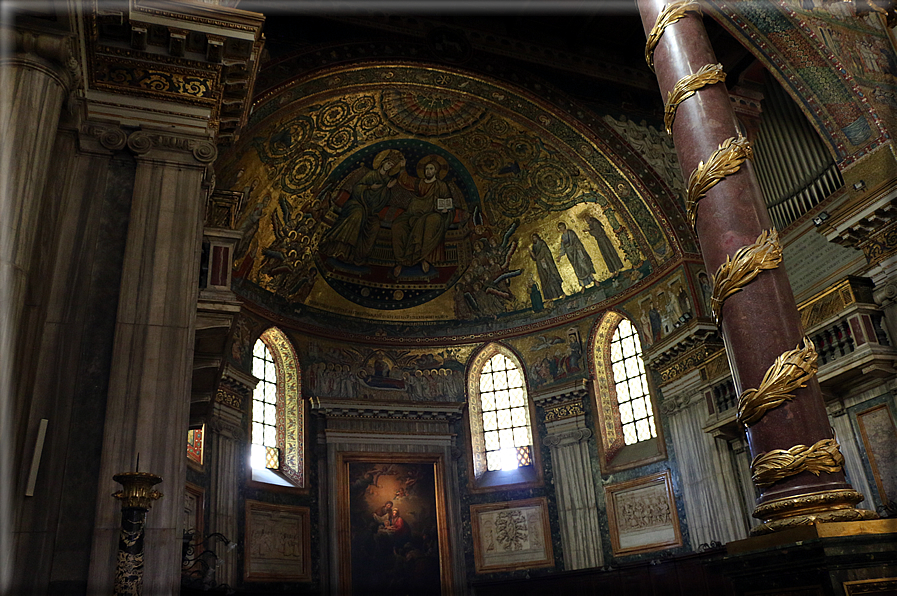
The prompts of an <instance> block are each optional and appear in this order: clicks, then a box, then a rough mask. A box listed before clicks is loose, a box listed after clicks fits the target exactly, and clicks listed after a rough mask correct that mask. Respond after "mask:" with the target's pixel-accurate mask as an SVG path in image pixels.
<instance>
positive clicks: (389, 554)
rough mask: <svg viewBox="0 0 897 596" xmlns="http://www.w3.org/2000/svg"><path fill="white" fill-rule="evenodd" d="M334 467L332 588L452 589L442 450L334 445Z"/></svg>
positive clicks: (355, 590) (351, 591)
mask: <svg viewBox="0 0 897 596" xmlns="http://www.w3.org/2000/svg"><path fill="white" fill-rule="evenodd" d="M337 474H338V477H337V482H338V484H337V486H338V487H339V493H338V503H337V543H338V544H337V547H338V552H339V563H338V565H339V582H340V585H339V587H338V590H337V591H338V592H339V593H340V594H369V593H400V592H401V593H405V592H408V593H419V594H436V593H442V594H444V595H445V596H450V595H451V594H453V593H454V592H453V585H452V572H451V541H450V539H449V531H448V523H447V519H446V504H445V464H444V461H443V458H442V455H440V454H436V453H341V454H339V455H338V458H337ZM434 532H435V536H434V535H433V533H434ZM397 553H398V555H400V556H396V555H397ZM399 561H401V564H400V563H399Z"/></svg>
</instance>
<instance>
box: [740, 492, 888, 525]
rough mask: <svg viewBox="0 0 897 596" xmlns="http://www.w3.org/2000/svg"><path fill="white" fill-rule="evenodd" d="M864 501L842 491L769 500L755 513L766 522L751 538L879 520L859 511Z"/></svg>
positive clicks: (869, 512)
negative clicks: (808, 527)
mask: <svg viewBox="0 0 897 596" xmlns="http://www.w3.org/2000/svg"><path fill="white" fill-rule="evenodd" d="M863 499H864V497H863V495H862V494H860V493H858V492H857V491H855V490H847V489H841V490H832V491H826V492H821V493H808V494H804V495H797V496H794V497H788V498H786V499H777V500H775V501H769V502H768V503H763V504H762V505H758V506H757V508H756V509H755V510H754V513H753V516H754V517H756V518H757V519H760V520H763V523H762V524H760V525H759V526H757V527H755V528H753V529H752V530H751V536H762V535H763V534H769V533H771V532H779V531H781V530H788V529H791V528H796V527H799V526H812V525H814V524H821V523H830V522H848V521H860V520H867V519H878V514H877V513H875V512H874V511H867V510H865V509H857V508H856V504H857V503H859V502H860V501H862V500H863Z"/></svg>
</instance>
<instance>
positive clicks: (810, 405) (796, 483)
mask: <svg viewBox="0 0 897 596" xmlns="http://www.w3.org/2000/svg"><path fill="white" fill-rule="evenodd" d="M672 4H678V5H682V4H685V3H684V2H682V3H672V2H667V1H666V0H639V3H638V5H639V10H640V12H641V16H642V23H643V26H644V29H645V32H646V34H650V33H651V32H652V30H653V29H654V26H655V23H656V22H657V20H658V15H660V14H661V12H662V10H663V9H664V7H665V6H667V5H672ZM692 5H693V6H694V7H695V8H696V7H697V6H698V5H699V3H697V2H695V3H692ZM770 10H776V8H775V7H773V6H771V7H770ZM715 64H717V60H716V57H715V56H714V53H713V49H712V48H711V46H710V42H709V39H708V37H707V32H706V31H705V29H704V25H703V22H702V21H701V16H700V15H699V14H697V13H696V12H695V11H694V10H692V11H691V12H685V14H684V16H683V17H682V18H681V19H680V20H677V21H675V22H672V23H671V24H669V25H668V26H667V27H666V28H665V29H663V30H662V34H661V36H660V38H659V42H658V43H657V45H656V50H655V52H654V65H655V68H656V73H657V80H658V83H659V86H660V91H661V94H662V97H663V98H665V100H667V98H668V97H669V95H668V94H669V93H670V92H671V91H675V90H676V86H677V84H679V85H680V87H682V86H683V85H684V83H685V82H686V81H687V80H688V77H690V75H695V74H697V73H699V70H700V69H702V68H703V67H705V66H710V65H715ZM692 88H693V89H694V88H697V91H695V93H694V94H693V95H692V96H690V97H686V98H685V99H684V100H683V101H682V102H681V103H680V104H679V105H678V110H676V111H675V117H674V119H673V121H672V127H671V129H672V134H673V140H674V143H675V146H676V150H677V152H678V154H679V161H680V164H681V166H682V170H683V174H684V177H685V179H686V180H688V179H689V177H690V176H691V175H692V172H694V171H696V170H698V168H699V163H700V162H704V163H705V164H709V163H710V162H711V161H712V159H711V158H712V156H713V155H714V153H715V152H717V150H718V148H720V147H722V146H723V144H724V143H725V142H727V140H729V139H731V140H733V141H734V140H735V139H737V138H738V137H739V132H738V128H737V126H736V118H735V115H734V112H733V110H732V106H731V104H730V101H729V94H728V92H727V90H726V87H725V85H724V84H723V83H721V82H712V81H711V82H709V83H706V84H704V85H703V86H700V85H697V86H695V87H692ZM732 161H735V160H732ZM706 169H709V168H706ZM715 169H716V170H717V173H719V172H724V171H725V169H724V168H715ZM720 178H721V179H720V180H719V182H718V183H717V184H716V185H715V186H712V187H709V190H706V192H705V194H704V195H703V198H700V195H697V196H693V197H692V198H693V199H695V200H697V203H696V207H695V208H694V210H695V212H696V224H695V225H696V231H697V234H698V238H699V240H700V243H701V249H702V252H703V256H704V263H705V265H706V267H707V270H708V272H711V273H714V272H715V273H716V277H717V279H716V280H715V282H714V286H715V290H717V291H719V290H721V289H722V288H724V287H725V286H724V284H722V283H721V280H722V279H724V278H725V277H726V275H724V270H721V266H722V265H723V264H724V263H725V262H726V260H727V258H730V257H731V258H733V259H737V257H738V255H736V253H737V251H739V250H740V249H743V248H746V247H749V246H751V245H760V244H764V243H762V242H760V239H761V235H762V234H764V233H770V234H771V235H774V234H775V230H774V228H773V226H772V223H771V222H770V218H769V214H768V213H767V211H766V206H765V204H764V203H763V199H762V195H761V192H760V188H759V185H758V183H757V180H756V178H755V176H754V173H753V170H752V166H751V161H750V159H746V160H744V161H743V163H742V164H741V165H740V167H738V168H737V170H736V171H734V172H732V171H725V175H723V176H721V177H720ZM705 188H706V187H705ZM773 238H774V236H773ZM765 245H766V246H767V247H769V246H773V247H774V248H777V249H778V251H779V252H780V251H781V248H780V247H778V245H777V242H776V243H773V242H772V241H769V242H767V243H765ZM774 252H775V251H774V250H773V249H770V253H774ZM742 254H743V253H742ZM753 254H754V255H758V254H760V250H759V249H757V250H755V251H754V253H753ZM742 260H743V261H746V262H747V264H746V266H744V267H738V268H737V269H741V271H743V272H750V271H753V272H758V273H756V274H755V276H754V277H753V278H751V277H750V276H749V275H746V276H745V277H742V278H741V283H737V284H735V287H739V288H741V289H740V291H737V292H735V293H733V294H729V295H728V297H727V296H725V295H724V292H719V293H718V295H719V296H720V297H721V299H722V302H721V306H720V308H719V311H718V312H719V313H721V314H720V316H721V330H722V333H723V338H724V340H725V343H726V352H727V354H728V357H729V362H730V366H731V367H732V371H733V377H734V380H735V384H736V387H737V388H738V390H739V392H743V391H744V390H746V389H749V388H758V387H759V386H760V385H761V382H762V380H763V378H764V375H766V373H767V371H768V370H769V369H770V368H771V367H772V365H773V363H774V361H775V359H776V358H777V357H779V356H780V355H782V354H784V353H785V352H788V351H791V350H795V348H797V347H798V345H799V344H800V343H801V341H802V339H803V330H802V329H801V325H800V317H799V315H798V312H797V307H796V304H795V301H794V295H793V293H792V291H791V287H790V284H789V281H788V277H787V274H786V272H785V269H784V266H783V265H782V264H781V262H780V261H781V258H779V259H778V260H779V262H778V264H777V265H773V266H772V267H771V268H770V267H761V266H760V265H759V264H758V261H757V260H752V259H742ZM769 260H770V261H772V262H774V261H775V259H774V258H771V259H769ZM751 261H753V262H751ZM733 277H736V278H737V277H739V276H737V275H736V276H733ZM726 293H727V292H726ZM805 385H806V386H805V387H802V388H797V389H796V390H794V391H791V392H790V393H791V394H793V395H794V398H793V399H791V400H790V401H788V400H786V401H784V402H782V403H781V404H778V405H777V407H773V408H771V409H768V410H767V411H765V413H764V414H763V415H762V417H760V418H759V420H757V421H756V422H755V423H753V424H752V425H750V426H748V427H747V435H748V443H749V446H750V450H751V456H752V457H753V458H758V456H762V455H764V454H767V453H769V452H771V451H773V450H793V449H798V450H799V449H800V446H806V447H807V448H810V447H813V446H814V445H815V446H820V447H821V446H824V445H825V443H823V441H826V440H830V439H832V438H833V435H832V431H831V428H830V426H829V422H828V417H827V416H826V412H825V406H824V402H823V399H822V393H821V391H820V389H819V384H818V382H817V380H816V378H815V376H812V377H810V378H809V379H808V380H806V381H805ZM743 396H744V394H743V393H742V397H743ZM791 453H792V454H795V453H799V452H798V451H791ZM764 461H769V460H764ZM755 462H756V459H755ZM771 468H773V469H772V472H773V476H765V477H764V478H765V479H761V480H762V481H761V482H758V485H761V486H760V488H761V490H762V492H761V495H760V498H759V500H758V504H759V505H760V506H761V508H762V507H763V505H765V504H769V503H775V506H776V507H778V505H779V504H783V503H784V501H785V500H787V501H789V503H790V504H789V505H787V507H790V506H792V505H793V506H795V507H800V506H801V505H798V503H799V502H798V500H797V499H798V497H808V496H809V497H810V498H811V499H817V498H818V499H823V500H824V501H826V503H827V504H832V503H834V502H835V501H837V500H838V499H835V500H834V501H833V500H831V497H832V496H833V495H840V496H841V497H844V499H846V501H844V499H841V500H840V501H838V503H837V507H836V508H839V509H840V508H844V509H849V510H850V511H852V512H853V513H851V514H840V513H839V514H838V516H839V519H840V520H845V519H849V518H850V517H849V516H850V515H853V514H855V513H856V512H857V510H855V509H853V508H852V504H851V503H850V502H849V501H850V499H852V498H854V497H855V496H856V494H855V493H854V492H853V491H852V490H850V485H849V484H847V482H846V480H845V477H844V472H843V470H842V469H841V467H840V465H839V466H828V469H827V470H825V471H822V473H820V474H818V475H816V474H814V473H812V472H811V471H810V469H808V468H807V467H806V466H803V465H796V466H793V467H791V468H790V469H788V468H786V467H783V466H780V465H779V464H777V463H772V465H771ZM756 469H757V468H755V472H756ZM771 477H775V479H774V480H772V481H771V482H767V480H768V479H769V478H771ZM848 493H849V494H850V496H848ZM854 500H855V499H854ZM803 503H806V501H803ZM787 507H786V509H787ZM759 511H760V509H758V512H759ZM763 511H768V509H767V508H763ZM777 511H778V512H779V513H782V511H784V510H783V509H778V510H777ZM788 515H789V516H790V514H788ZM804 517H805V521H806V522H807V523H812V521H813V520H815V519H816V517H815V516H804ZM811 517H812V519H810V518H811ZM768 529H773V528H768ZM761 531H762V530H761Z"/></svg>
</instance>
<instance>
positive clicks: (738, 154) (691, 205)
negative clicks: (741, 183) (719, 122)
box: [685, 134, 754, 227]
mask: <svg viewBox="0 0 897 596" xmlns="http://www.w3.org/2000/svg"><path fill="white" fill-rule="evenodd" d="M753 158H754V150H753V149H752V148H751V145H750V144H749V143H748V141H747V139H745V138H744V137H742V136H741V135H740V134H739V135H738V137H731V138H728V139H726V140H725V141H723V142H722V144H720V146H719V147H718V148H717V150H716V151H714V152H713V154H712V155H711V156H710V157H709V158H708V159H707V162H706V163H705V162H703V161H702V162H700V163H699V164H698V167H696V168H695V170H694V171H693V172H692V173H691V176H689V177H688V189H687V190H686V193H685V208H686V210H687V211H688V219H689V220H690V221H691V225H692V227H694V226H695V222H696V221H697V219H698V201H700V200H701V199H702V198H703V197H704V196H705V195H706V194H707V192H708V191H709V190H710V189H711V188H713V187H714V186H716V185H717V184H718V183H719V181H720V180H722V179H723V178H725V177H726V176H731V175H732V174H734V173H735V172H737V171H738V170H739V169H740V168H741V164H743V163H744V161H745V160H746V159H753Z"/></svg>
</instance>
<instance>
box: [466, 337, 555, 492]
mask: <svg viewBox="0 0 897 596" xmlns="http://www.w3.org/2000/svg"><path fill="white" fill-rule="evenodd" d="M499 354H501V355H503V356H504V357H505V358H507V359H508V360H510V362H511V363H512V364H513V365H514V366H515V367H516V370H517V371H519V374H520V380H521V385H520V386H521V387H522V388H523V392H524V395H523V397H524V400H525V404H524V407H525V410H526V417H527V420H526V423H527V426H528V430H529V438H530V456H531V463H530V464H529V465H524V466H519V467H517V468H516V469H513V470H505V469H503V470H489V469H488V466H487V460H486V440H485V433H486V431H485V430H484V428H483V408H482V388H481V380H482V379H483V371H484V369H485V368H486V365H487V364H488V363H489V362H490V361H491V360H492V359H493V358H494V357H495V356H496V355H499ZM467 403H468V408H467V429H468V437H469V441H468V445H469V446H470V449H471V455H470V458H469V459H468V462H469V466H468V467H469V477H470V478H471V479H472V482H471V490H473V491H487V490H499V489H508V488H512V487H513V488H522V487H527V486H540V485H541V483H542V458H541V454H540V450H539V437H538V432H537V430H536V425H535V420H536V417H535V415H536V411H535V406H534V403H533V400H532V398H531V396H530V391H529V386H528V382H527V374H526V368H525V367H524V364H523V360H522V359H521V358H520V356H519V355H518V354H517V353H516V352H514V351H513V350H512V349H511V348H509V347H507V346H505V345H503V344H500V343H490V344H487V345H485V346H483V348H481V349H480V351H479V352H477V353H475V354H474V355H473V356H472V357H471V359H470V361H469V364H468V369H467Z"/></svg>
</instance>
